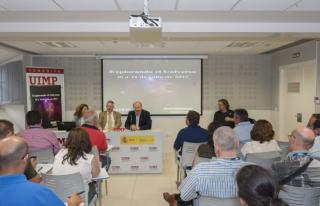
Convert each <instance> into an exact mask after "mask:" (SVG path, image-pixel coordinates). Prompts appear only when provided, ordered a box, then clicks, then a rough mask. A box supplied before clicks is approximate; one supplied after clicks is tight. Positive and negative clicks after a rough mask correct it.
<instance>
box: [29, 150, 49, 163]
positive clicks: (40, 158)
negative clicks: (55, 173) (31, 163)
mask: <svg viewBox="0 0 320 206" xmlns="http://www.w3.org/2000/svg"><path fill="white" fill-rule="evenodd" d="M29 156H30V157H31V156H36V157H37V162H38V163H39V164H53V161H54V155H53V151H52V149H44V150H37V151H31V152H30V153H29Z"/></svg>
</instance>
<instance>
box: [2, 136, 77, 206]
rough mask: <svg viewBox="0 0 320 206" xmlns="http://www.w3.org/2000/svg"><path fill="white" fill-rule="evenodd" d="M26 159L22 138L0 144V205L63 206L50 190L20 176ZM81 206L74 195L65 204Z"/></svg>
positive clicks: (26, 148)
mask: <svg viewBox="0 0 320 206" xmlns="http://www.w3.org/2000/svg"><path fill="white" fill-rule="evenodd" d="M28 156H29V155H28V144H27V143H26V142H25V141H24V140H23V139H22V138H20V137H15V136H11V137H7V138H4V139H2V140H0V200H1V201H0V205H1V206H2V205H15V206H23V205H28V206H42V205H43V206H45V205H55V206H64V205H65V204H64V203H63V202H62V201H61V200H60V199H59V198H58V197H57V196H56V195H55V194H54V193H53V192H52V191H51V190H50V189H48V188H46V187H44V186H43V185H40V184H36V183H32V182H29V181H27V179H26V177H25V176H24V175H23V172H24V170H25V168H26V165H27V161H28ZM80 203H81V199H80V197H79V196H78V195H77V194H76V193H74V194H73V195H72V196H71V197H70V199H69V200H68V205H69V206H78V205H80Z"/></svg>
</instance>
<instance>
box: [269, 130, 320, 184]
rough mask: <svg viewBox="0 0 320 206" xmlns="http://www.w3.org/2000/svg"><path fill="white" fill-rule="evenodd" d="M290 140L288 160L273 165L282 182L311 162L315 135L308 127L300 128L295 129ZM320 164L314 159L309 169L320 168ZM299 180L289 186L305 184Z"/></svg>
mask: <svg viewBox="0 0 320 206" xmlns="http://www.w3.org/2000/svg"><path fill="white" fill-rule="evenodd" d="M288 138H289V142H288V151H289V154H288V155H287V158H286V159H284V160H282V161H280V162H276V163H274V164H273V165H272V169H273V171H274V172H275V174H276V175H277V177H278V179H279V180H282V179H283V178H284V177H287V176H289V174H291V173H292V171H296V170H297V169H298V168H299V167H301V166H302V165H305V164H306V163H307V162H309V161H310V154H309V149H310V148H311V147H312V145H313V142H314V139H315V135H314V133H313V131H312V130H311V129H309V128H307V127H300V128H297V129H295V130H294V131H293V132H292V133H291V134H290V135H289V137H288ZM319 163H320V162H319V161H318V160H315V159H313V160H312V162H311V164H310V165H309V168H310V167H316V168H318V167H320V164H319ZM307 170H308V169H307ZM298 179H299V178H296V179H294V180H293V181H291V182H290V183H289V184H294V185H301V184H303V183H302V182H299V181H300V180H301V178H300V180H298Z"/></svg>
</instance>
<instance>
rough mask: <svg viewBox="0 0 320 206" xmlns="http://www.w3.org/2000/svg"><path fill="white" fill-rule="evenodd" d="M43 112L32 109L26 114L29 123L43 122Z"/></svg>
mask: <svg viewBox="0 0 320 206" xmlns="http://www.w3.org/2000/svg"><path fill="white" fill-rule="evenodd" d="M41 119H42V117H41V113H40V112H39V111H37V110H31V111H29V112H27V114H26V121H27V125H29V126H31V125H36V124H40V123H41Z"/></svg>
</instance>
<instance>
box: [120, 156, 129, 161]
mask: <svg viewBox="0 0 320 206" xmlns="http://www.w3.org/2000/svg"><path fill="white" fill-rule="evenodd" d="M121 160H122V161H130V157H121Z"/></svg>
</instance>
